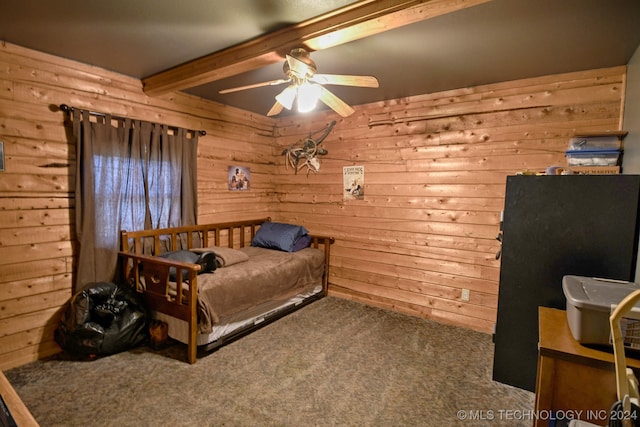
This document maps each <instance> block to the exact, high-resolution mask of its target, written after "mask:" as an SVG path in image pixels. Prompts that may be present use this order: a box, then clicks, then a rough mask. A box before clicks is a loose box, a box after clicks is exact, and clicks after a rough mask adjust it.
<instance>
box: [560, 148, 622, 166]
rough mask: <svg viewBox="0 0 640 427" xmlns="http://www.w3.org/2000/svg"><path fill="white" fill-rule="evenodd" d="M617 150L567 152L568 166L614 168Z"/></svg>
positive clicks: (618, 153)
mask: <svg viewBox="0 0 640 427" xmlns="http://www.w3.org/2000/svg"><path fill="white" fill-rule="evenodd" d="M620 153H621V152H620V151H619V150H568V151H567V152H566V153H565V154H566V156H567V164H568V165H569V166H616V165H617V164H618V160H619V158H620Z"/></svg>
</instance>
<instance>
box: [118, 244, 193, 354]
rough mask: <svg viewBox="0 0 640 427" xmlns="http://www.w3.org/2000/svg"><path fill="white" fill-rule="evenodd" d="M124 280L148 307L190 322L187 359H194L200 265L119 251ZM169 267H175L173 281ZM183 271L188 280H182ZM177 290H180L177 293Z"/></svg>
mask: <svg viewBox="0 0 640 427" xmlns="http://www.w3.org/2000/svg"><path fill="white" fill-rule="evenodd" d="M119 255H120V260H121V262H122V271H123V276H124V280H125V282H126V283H129V284H131V285H132V286H133V287H135V289H136V291H138V292H140V293H141V294H142V296H143V298H144V300H145V303H146V304H147V306H148V307H149V309H151V310H154V311H159V312H161V313H166V314H168V315H170V316H173V317H175V318H178V319H181V320H184V321H186V322H187V323H188V324H189V344H188V348H187V361H188V362H189V363H192V364H193V363H195V361H196V338H197V331H198V320H197V311H196V309H197V298H198V276H197V274H198V272H199V271H200V269H201V266H200V265H198V264H190V263H184V262H178V261H173V260H168V259H165V258H160V257H152V256H147V255H137V254H133V253H129V252H119ZM170 268H175V269H176V280H177V283H176V282H173V283H172V282H171V280H170V278H169V270H170ZM185 272H186V276H187V279H186V281H183V280H182V278H183V277H184V276H183V275H184V274H185ZM178 289H180V290H181V291H180V292H178Z"/></svg>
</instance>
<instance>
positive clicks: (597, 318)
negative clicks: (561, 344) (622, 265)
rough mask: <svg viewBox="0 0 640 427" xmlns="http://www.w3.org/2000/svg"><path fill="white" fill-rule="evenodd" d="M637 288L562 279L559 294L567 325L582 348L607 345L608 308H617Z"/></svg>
mask: <svg viewBox="0 0 640 427" xmlns="http://www.w3.org/2000/svg"><path fill="white" fill-rule="evenodd" d="M637 289H640V284H637V283H633V282H624V281H619V280H608V279H595V278H591V277H583V276H564V278H563V279H562V290H563V291H564V295H565V297H566V298H567V323H569V329H571V334H572V335H573V337H574V338H575V339H576V341H578V342H580V343H581V344H602V345H608V344H610V336H611V328H610V326H609V316H610V315H611V307H612V306H615V305H617V304H618V303H620V301H622V300H623V299H624V298H625V297H626V296H627V295H629V294H630V293H631V292H633V291H635V290H637Z"/></svg>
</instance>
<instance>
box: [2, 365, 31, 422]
mask: <svg viewBox="0 0 640 427" xmlns="http://www.w3.org/2000/svg"><path fill="white" fill-rule="evenodd" d="M0 394H1V395H2V398H3V399H4V402H5V403H6V404H7V407H8V408H9V411H10V412H11V416H13V418H14V420H15V421H16V424H17V425H18V427H31V426H37V425H38V423H37V421H36V419H35V418H33V415H31V412H29V409H28V408H27V407H26V406H25V404H24V403H23V402H22V399H20V396H18V393H16V391H15V390H14V388H13V386H11V383H10V382H9V380H8V379H7V377H5V376H4V374H3V373H2V371H0Z"/></svg>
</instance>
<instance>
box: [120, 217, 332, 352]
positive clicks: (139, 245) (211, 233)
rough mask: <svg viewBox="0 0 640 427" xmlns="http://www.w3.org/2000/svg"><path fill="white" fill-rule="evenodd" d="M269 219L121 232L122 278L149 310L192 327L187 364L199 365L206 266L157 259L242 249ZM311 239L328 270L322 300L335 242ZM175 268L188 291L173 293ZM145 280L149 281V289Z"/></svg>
mask: <svg viewBox="0 0 640 427" xmlns="http://www.w3.org/2000/svg"><path fill="white" fill-rule="evenodd" d="M267 221H270V218H263V219H257V220H246V221H234V222H226V223H219V224H203V225H191V226H183V227H172V228H163V229H156V230H143V231H133V232H131V231H124V230H123V231H121V232H120V242H121V249H122V250H121V251H120V252H119V256H120V269H121V275H122V277H123V278H124V280H125V282H126V283H130V284H132V286H135V288H136V290H137V291H138V292H140V293H141V294H142V296H143V298H144V300H145V302H146V304H147V306H148V307H149V309H151V310H154V311H159V312H161V313H165V314H167V315H170V316H172V317H175V318H178V319H181V320H184V321H186V322H187V323H188V325H189V338H188V346H187V360H188V362H189V363H191V364H193V363H195V362H196V353H197V334H198V319H197V297H198V271H200V268H201V267H200V265H197V264H190V263H184V262H179V261H173V260H169V259H166V258H160V257H158V256H156V255H160V254H161V253H163V252H165V251H167V250H169V251H174V250H178V249H191V248H200V247H203V248H204V247H210V246H224V247H229V248H236V249H237V248H243V247H245V246H248V245H250V244H251V240H252V239H253V237H254V236H255V234H256V231H257V230H258V229H259V228H260V225H262V223H264V222H267ZM311 238H312V240H311V246H312V247H314V248H320V247H322V249H324V254H325V268H324V275H323V278H322V292H321V294H320V296H326V294H327V290H328V286H329V260H330V249H331V244H333V242H334V238H333V237H327V236H318V235H312V236H311ZM179 240H182V241H183V242H186V245H187V247H186V248H184V247H183V248H180V247H179V245H178V241H179ZM145 242H146V244H147V246H150V247H151V248H152V249H151V250H152V253H153V256H152V255H144V254H143V248H144V244H145ZM167 245H169V247H168V248H166V246H167ZM163 248H165V249H163ZM142 265H144V269H143V268H141V267H142ZM171 267H173V268H175V269H176V277H177V280H178V281H179V282H180V283H181V285H182V289H183V292H178V293H176V292H175V286H174V287H173V289H174V291H173V292H172V291H171V287H170V279H169V269H170V268H171ZM184 272H186V273H184ZM183 274H185V275H186V276H187V280H186V281H183V280H182V277H183ZM141 277H144V286H143V284H142V281H141ZM280 317H281V316H280ZM273 320H275V318H274V319H273ZM266 323H268V322H263V324H266Z"/></svg>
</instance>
